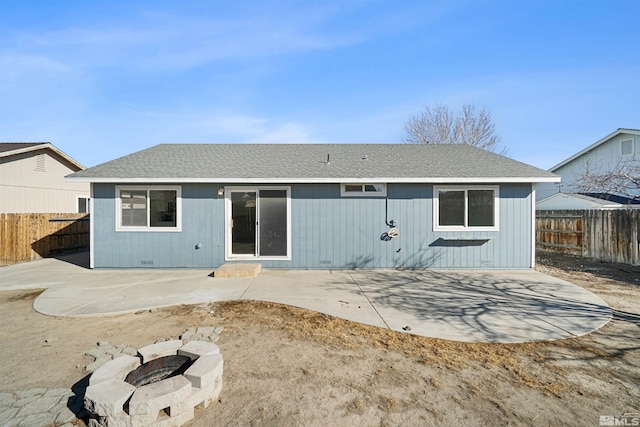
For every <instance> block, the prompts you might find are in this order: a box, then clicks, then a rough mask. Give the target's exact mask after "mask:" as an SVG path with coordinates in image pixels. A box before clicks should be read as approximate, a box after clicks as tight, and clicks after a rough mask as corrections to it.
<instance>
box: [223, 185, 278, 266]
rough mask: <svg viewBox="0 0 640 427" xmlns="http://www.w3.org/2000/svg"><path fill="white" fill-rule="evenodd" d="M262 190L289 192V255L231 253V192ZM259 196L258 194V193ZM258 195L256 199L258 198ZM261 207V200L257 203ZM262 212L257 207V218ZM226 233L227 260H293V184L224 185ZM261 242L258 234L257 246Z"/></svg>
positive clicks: (225, 256) (225, 253)
mask: <svg viewBox="0 0 640 427" xmlns="http://www.w3.org/2000/svg"><path fill="white" fill-rule="evenodd" d="M260 190H285V191H286V194H287V255H283V256H256V255H251V254H243V255H241V254H232V253H231V233H232V232H231V192H249V191H257V192H259V191H260ZM256 196H257V197H258V195H256ZM257 197H256V199H257ZM257 207H258V209H259V202H258V204H257ZM259 214H260V213H259V212H258V210H257V209H256V218H258V215H259ZM224 223H225V227H224V233H225V239H224V242H225V250H224V260H225V261H237V260H243V259H244V260H259V261H291V186H263V185H259V186H251V187H236V186H225V187H224ZM259 244H260V239H259V236H257V235H256V247H257V246H258V245H259Z"/></svg>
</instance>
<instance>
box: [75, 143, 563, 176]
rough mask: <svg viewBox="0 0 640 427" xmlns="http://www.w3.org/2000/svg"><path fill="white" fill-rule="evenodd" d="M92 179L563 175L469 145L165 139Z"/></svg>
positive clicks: (90, 172) (89, 172)
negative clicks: (169, 141)
mask: <svg viewBox="0 0 640 427" xmlns="http://www.w3.org/2000/svg"><path fill="white" fill-rule="evenodd" d="M70 177H71V178H72V179H82V180H86V181H103V182H106V181H109V180H110V179H113V180H115V181H122V180H126V179H132V180H136V181H141V180H145V179H148V180H153V181H156V182H157V181H166V182H170V181H174V182H175V181H184V180H190V181H199V180H201V181H207V182H212V181H220V182H224V181H227V182H233V181H236V182H237V181H241V180H244V181H247V182H248V181H249V180H256V181H261V180H269V181H270V182H275V181H280V182H286V181H287V180H296V181H300V180H305V181H309V182H312V181H314V180H316V181H323V182H330V181H335V182H339V181H345V180H349V179H354V180H359V179H368V180H372V181H375V180H380V181H389V180H390V179H393V180H394V181H396V182H398V181H406V182H410V181H422V182H426V181H430V180H432V181H434V182H437V181H438V180H440V179H445V180H447V179H448V180H450V179H487V180H490V179H492V178H494V179H497V180H504V179H517V180H521V181H523V180H529V182H534V181H540V180H543V181H546V180H556V178H557V176H556V175H554V174H552V173H550V172H547V171H543V170H541V169H538V168H535V167H533V166H530V165H527V164H524V163H521V162H518V161H515V160H512V159H509V158H506V157H504V156H500V155H497V154H494V153H491V152H488V151H485V150H481V149H478V148H474V147H471V146H468V145H460V144H457V145H413V144H160V145H156V146H154V147H151V148H148V149H146V150H142V151H139V152H136V153H133V154H130V155H128V156H125V157H121V158H119V159H115V160H112V161H110V162H107V163H103V164H101V165H98V166H95V167H92V168H88V169H85V170H83V171H79V172H76V173H75V174H73V175H71V176H70Z"/></svg>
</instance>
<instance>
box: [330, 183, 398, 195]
mask: <svg viewBox="0 0 640 427" xmlns="http://www.w3.org/2000/svg"><path fill="white" fill-rule="evenodd" d="M340 195H341V196H343V197H345V196H382V197H384V196H386V195H387V186H386V185H385V184H342V185H341V186H340Z"/></svg>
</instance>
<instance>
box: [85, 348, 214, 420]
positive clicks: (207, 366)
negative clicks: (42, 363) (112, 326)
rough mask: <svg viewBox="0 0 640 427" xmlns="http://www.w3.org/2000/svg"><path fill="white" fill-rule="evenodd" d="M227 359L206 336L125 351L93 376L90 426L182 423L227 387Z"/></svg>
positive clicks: (87, 403) (89, 396)
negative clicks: (128, 353) (135, 352)
mask: <svg viewBox="0 0 640 427" xmlns="http://www.w3.org/2000/svg"><path fill="white" fill-rule="evenodd" d="M222 371H223V360H222V355H220V349H219V348H218V346H217V345H215V344H214V343H211V342H206V341H190V342H188V343H187V344H184V345H183V343H182V341H180V340H175V341H164V342H161V343H157V344H152V345H149V346H146V347H143V348H141V349H139V350H138V356H121V357H118V358H117V359H114V360H112V361H110V362H108V363H106V364H105V365H103V366H102V367H101V368H99V369H97V370H96V371H95V372H94V373H93V374H92V375H91V377H90V378H89V387H87V390H86V392H85V398H84V405H85V409H86V410H87V412H88V413H89V414H90V420H89V426H90V427H98V426H110V425H126V426H130V427H138V426H154V425H163V426H165V425H166V426H181V425H182V424H184V423H186V422H187V421H189V420H191V419H193V417H194V415H195V408H196V407H198V406H200V407H203V408H206V407H208V406H209V404H211V402H213V401H214V400H216V399H217V398H218V396H219V394H220V391H221V389H222Z"/></svg>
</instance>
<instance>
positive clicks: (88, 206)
mask: <svg viewBox="0 0 640 427" xmlns="http://www.w3.org/2000/svg"><path fill="white" fill-rule="evenodd" d="M80 199H85V203H86V204H85V207H86V208H87V211H86V212H78V213H88V214H90V213H91V198H90V197H89V196H76V208H78V206H79V204H80ZM78 210H80V209H78Z"/></svg>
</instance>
